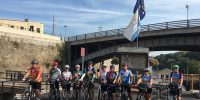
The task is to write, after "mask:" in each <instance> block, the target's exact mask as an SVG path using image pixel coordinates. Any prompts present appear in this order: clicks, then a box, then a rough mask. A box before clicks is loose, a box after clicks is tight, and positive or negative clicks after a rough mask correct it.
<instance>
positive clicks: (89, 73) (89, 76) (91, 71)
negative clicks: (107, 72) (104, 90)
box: [85, 61, 96, 99]
mask: <svg viewBox="0 0 200 100" xmlns="http://www.w3.org/2000/svg"><path fill="white" fill-rule="evenodd" d="M85 74H86V75H85V79H86V82H87V83H88V84H89V87H88V90H89V96H90V97H91V98H92V99H93V98H94V83H93V81H94V78H95V74H96V72H95V68H94V67H93V62H92V61H89V62H88V67H87V68H85Z"/></svg>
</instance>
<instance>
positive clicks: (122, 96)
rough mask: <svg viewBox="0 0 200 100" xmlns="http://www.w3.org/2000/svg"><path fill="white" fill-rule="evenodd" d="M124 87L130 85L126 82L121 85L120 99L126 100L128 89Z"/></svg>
mask: <svg viewBox="0 0 200 100" xmlns="http://www.w3.org/2000/svg"><path fill="white" fill-rule="evenodd" d="M126 87H130V86H129V85H126V84H122V85H121V100H128V90H127V88H126ZM130 88H131V87H130Z"/></svg>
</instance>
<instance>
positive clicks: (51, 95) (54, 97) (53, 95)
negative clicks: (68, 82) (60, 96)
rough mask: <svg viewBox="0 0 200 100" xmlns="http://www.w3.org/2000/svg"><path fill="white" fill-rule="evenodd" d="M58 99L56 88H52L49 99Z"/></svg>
mask: <svg viewBox="0 0 200 100" xmlns="http://www.w3.org/2000/svg"><path fill="white" fill-rule="evenodd" d="M56 99H57V95H56V90H54V89H51V90H50V94H49V100H56Z"/></svg>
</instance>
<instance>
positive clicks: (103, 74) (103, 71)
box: [100, 65, 107, 93]
mask: <svg viewBox="0 0 200 100" xmlns="http://www.w3.org/2000/svg"><path fill="white" fill-rule="evenodd" d="M106 74H107V66H106V65H102V67H101V71H100V79H101V93H104V92H105V91H106V90H107V86H106V83H107V79H106Z"/></svg>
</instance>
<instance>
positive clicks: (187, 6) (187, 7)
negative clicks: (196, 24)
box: [186, 4, 189, 27]
mask: <svg viewBox="0 0 200 100" xmlns="http://www.w3.org/2000/svg"><path fill="white" fill-rule="evenodd" d="M186 9H187V27H189V21H188V14H189V5H187V4H186Z"/></svg>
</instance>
